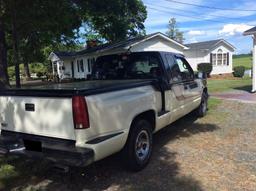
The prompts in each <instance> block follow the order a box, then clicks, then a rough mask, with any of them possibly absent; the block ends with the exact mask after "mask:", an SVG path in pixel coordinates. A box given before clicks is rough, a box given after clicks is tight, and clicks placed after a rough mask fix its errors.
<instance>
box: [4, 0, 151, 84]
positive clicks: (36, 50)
mask: <svg viewBox="0 0 256 191" xmlns="http://www.w3.org/2000/svg"><path fill="white" fill-rule="evenodd" d="M0 3H1V4H0V14H1V15H0V24H1V25H2V26H3V27H0V33H1V37H0V49H1V53H0V55H1V57H0V58H1V62H0V67H2V68H3V70H2V68H0V69H1V71H0V78H1V80H2V83H4V84H9V82H8V76H7V69H6V68H7V64H6V60H7V53H8V55H10V56H8V58H9V59H8V63H9V65H10V64H14V65H15V68H16V86H17V87H19V83H20V82H19V77H20V74H19V65H20V64H21V62H22V63H24V66H25V71H26V72H25V73H26V76H27V77H29V67H28V64H29V63H31V62H36V61H39V60H41V58H42V56H44V50H45V47H47V46H50V47H56V46H59V45H61V44H62V45H66V46H69V45H71V46H72V45H73V44H75V43H76V39H77V38H79V35H78V32H79V28H80V26H81V25H82V23H87V24H88V25H90V26H92V29H93V30H94V31H95V32H96V33H97V34H99V36H101V37H102V38H103V39H104V40H106V41H110V42H112V41H118V40H123V39H126V38H129V37H131V36H136V35H140V34H144V33H145V27H144V25H143V22H144V21H145V19H146V16H147V12H146V8H145V6H144V5H143V3H142V1H141V0H108V1H102V0H87V1H83V0H62V1H52V0H44V1H42V0H26V1H24V0H8V1H4V0H0ZM88 37H89V36H88ZM6 42H7V43H6ZM7 46H8V47H11V48H10V49H9V50H8V52H7ZM6 52H7V53H6Z"/></svg>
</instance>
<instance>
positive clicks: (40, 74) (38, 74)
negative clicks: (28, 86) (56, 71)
mask: <svg viewBox="0 0 256 191" xmlns="http://www.w3.org/2000/svg"><path fill="white" fill-rule="evenodd" d="M43 75H44V73H43V72H37V74H36V76H37V77H38V78H41V77H43Z"/></svg>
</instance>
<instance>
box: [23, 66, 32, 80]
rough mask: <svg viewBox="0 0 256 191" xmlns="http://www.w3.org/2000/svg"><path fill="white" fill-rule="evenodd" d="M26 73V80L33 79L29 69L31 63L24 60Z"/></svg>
mask: <svg viewBox="0 0 256 191" xmlns="http://www.w3.org/2000/svg"><path fill="white" fill-rule="evenodd" d="M24 74H25V77H26V80H30V79H31V76H30V71H29V65H28V62H27V61H24Z"/></svg>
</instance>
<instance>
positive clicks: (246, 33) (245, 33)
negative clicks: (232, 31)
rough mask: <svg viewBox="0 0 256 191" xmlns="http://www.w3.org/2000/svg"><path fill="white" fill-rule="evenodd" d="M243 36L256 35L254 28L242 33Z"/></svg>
mask: <svg viewBox="0 0 256 191" xmlns="http://www.w3.org/2000/svg"><path fill="white" fill-rule="evenodd" d="M244 35H245V36H246V35H256V27H253V28H251V29H249V30H247V31H245V32H244Z"/></svg>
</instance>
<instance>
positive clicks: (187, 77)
mask: <svg viewBox="0 0 256 191" xmlns="http://www.w3.org/2000/svg"><path fill="white" fill-rule="evenodd" d="M175 62H176V64H175V65H176V66H178V68H179V71H180V74H179V75H180V77H181V80H182V82H183V96H184V109H185V111H184V112H186V113H187V112H190V111H192V110H194V109H195V108H196V107H197V106H198V105H199V103H200V97H201V87H199V84H198V83H197V81H196V80H195V77H194V72H193V70H192V68H191V67H190V65H189V63H188V62H187V61H186V59H185V58H184V57H182V56H179V55H178V56H175Z"/></svg>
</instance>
